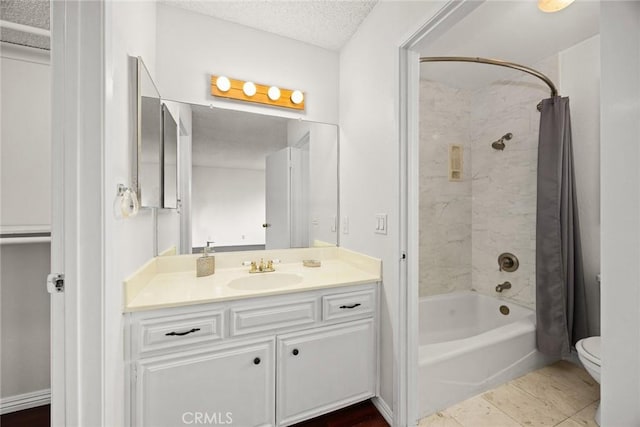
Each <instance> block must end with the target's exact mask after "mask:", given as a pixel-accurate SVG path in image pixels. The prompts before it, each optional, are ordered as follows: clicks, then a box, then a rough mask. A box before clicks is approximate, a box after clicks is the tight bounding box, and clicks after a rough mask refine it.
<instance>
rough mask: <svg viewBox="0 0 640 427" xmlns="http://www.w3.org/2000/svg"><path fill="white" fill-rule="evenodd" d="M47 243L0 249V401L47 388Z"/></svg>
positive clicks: (48, 339)
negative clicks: (0, 328) (0, 379)
mask: <svg viewBox="0 0 640 427" xmlns="http://www.w3.org/2000/svg"><path fill="white" fill-rule="evenodd" d="M50 255H51V254H50V245H49V243H30V244H24V245H22V244H21V245H2V246H0V282H1V283H2V286H0V304H1V306H0V315H1V316H2V317H1V319H0V325H1V327H2V330H1V332H0V338H1V341H0V350H1V353H0V371H1V372H2V381H1V384H2V386H1V388H0V397H2V398H6V397H10V396H16V395H20V394H24V393H31V392H35V391H41V390H47V389H48V388H49V354H50V352H49V341H50V335H49V293H48V292H47V289H46V286H45V283H46V280H47V274H48V273H49V266H50Z"/></svg>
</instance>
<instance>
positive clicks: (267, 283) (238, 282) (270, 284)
mask: <svg viewBox="0 0 640 427" xmlns="http://www.w3.org/2000/svg"><path fill="white" fill-rule="evenodd" d="M300 282H302V276H300V275H298V274H291V273H255V274H252V275H251V276H246V277H241V278H239V279H233V280H232V281H230V282H229V285H228V286H229V287H230V288H233V289H238V290H242V291H259V290H262V289H279V288H288V287H291V286H295V285H297V284H298V283H300Z"/></svg>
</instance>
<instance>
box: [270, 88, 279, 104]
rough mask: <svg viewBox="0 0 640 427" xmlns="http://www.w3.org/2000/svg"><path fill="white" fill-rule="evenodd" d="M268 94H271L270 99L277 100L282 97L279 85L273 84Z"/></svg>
mask: <svg viewBox="0 0 640 427" xmlns="http://www.w3.org/2000/svg"><path fill="white" fill-rule="evenodd" d="M267 95H268V96H269V99H270V100H272V101H277V100H278V99H280V89H278V87H277V86H271V87H270V88H269V90H268V91H267Z"/></svg>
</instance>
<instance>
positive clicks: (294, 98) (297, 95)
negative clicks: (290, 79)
mask: <svg viewBox="0 0 640 427" xmlns="http://www.w3.org/2000/svg"><path fill="white" fill-rule="evenodd" d="M302 101H304V95H303V94H302V92H300V91H299V90H294V91H293V93H292V94H291V102H293V103H294V104H296V105H297V104H301V103H302Z"/></svg>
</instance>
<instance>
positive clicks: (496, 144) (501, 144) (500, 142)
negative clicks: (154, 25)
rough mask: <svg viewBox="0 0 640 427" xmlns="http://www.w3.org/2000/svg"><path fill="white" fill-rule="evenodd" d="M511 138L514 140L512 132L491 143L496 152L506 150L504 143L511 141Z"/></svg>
mask: <svg viewBox="0 0 640 427" xmlns="http://www.w3.org/2000/svg"><path fill="white" fill-rule="evenodd" d="M511 138H513V134H512V133H511V132H509V133H505V134H504V135H502V137H500V139H499V140H497V141H494V142H493V143H491V147H492V148H493V149H494V150H500V151H502V150H504V147H506V145H505V143H504V141H505V140H506V141H509V140H510V139H511Z"/></svg>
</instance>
